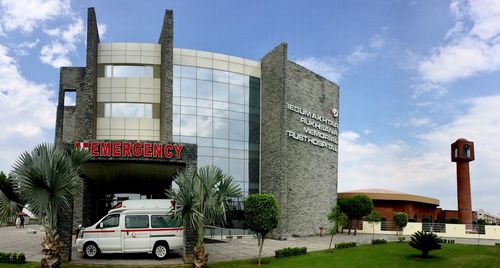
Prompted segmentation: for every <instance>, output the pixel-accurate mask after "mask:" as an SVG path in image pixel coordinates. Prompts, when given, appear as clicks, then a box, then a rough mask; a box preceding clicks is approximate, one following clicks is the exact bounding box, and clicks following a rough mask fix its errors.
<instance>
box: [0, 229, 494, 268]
mask: <svg viewBox="0 0 500 268" xmlns="http://www.w3.org/2000/svg"><path fill="white" fill-rule="evenodd" d="M30 229H31V230H36V231H37V233H36V234H31V233H28V232H27V231H28V230H30ZM42 237H43V232H40V226H37V225H32V226H26V228H24V229H19V228H15V227H1V228H0V251H2V252H23V253H24V254H25V255H26V259H27V260H29V261H39V260H40V259H41V254H40V250H41V246H40V243H41V241H42ZM375 238H378V239H386V240H388V241H395V240H397V237H396V235H375ZM371 239H372V235H371V234H358V235H356V236H352V235H350V236H348V235H347V234H339V235H335V236H334V240H333V243H334V244H335V243H340V242H356V243H358V244H368V243H370V242H371ZM446 239H448V238H446ZM449 239H454V240H455V243H461V244H477V243H478V240H477V239H458V238H449ZM407 240H408V238H407ZM499 242H500V240H485V239H480V240H479V244H481V245H495V243H499ZM329 243H330V237H329V236H323V237H319V236H312V237H292V238H290V239H288V240H286V241H278V240H271V239H267V240H265V242H264V248H263V252H262V255H263V256H274V251H275V250H277V249H281V248H285V247H307V250H308V251H316V250H323V249H328V245H329ZM206 245H207V248H208V252H209V254H210V256H209V260H210V261H224V260H235V259H251V258H256V257H257V255H258V247H257V240H256V239H253V238H243V239H233V240H231V241H227V242H225V243H210V244H206ZM181 253H182V252H173V253H172V254H171V255H170V256H169V258H167V259H166V260H162V261H158V260H155V259H153V257H152V255H151V254H104V255H102V256H101V257H100V258H98V259H94V260H90V259H85V258H83V257H82V255H81V254H80V253H78V252H77V251H76V248H74V247H73V254H72V262H74V263H84V264H114V265H119V264H123V265H129V266H131V265H132V266H136V265H166V264H182V263H183V262H182V258H181V256H180V254H181Z"/></svg>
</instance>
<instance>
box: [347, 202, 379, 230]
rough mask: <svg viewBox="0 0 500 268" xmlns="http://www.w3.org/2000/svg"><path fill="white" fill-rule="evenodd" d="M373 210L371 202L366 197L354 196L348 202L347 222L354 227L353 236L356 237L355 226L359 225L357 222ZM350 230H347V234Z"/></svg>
mask: <svg viewBox="0 0 500 268" xmlns="http://www.w3.org/2000/svg"><path fill="white" fill-rule="evenodd" d="M372 209H373V202H372V200H371V199H370V198H369V197H368V196H366V195H355V196H353V197H352V198H351V199H350V200H349V201H348V213H347V216H349V220H350V222H351V223H353V222H354V223H355V226H354V235H356V231H357V229H358V228H356V226H357V225H358V223H359V220H360V219H362V218H363V217H364V216H366V215H368V214H370V212H372ZM350 232H351V229H349V234H350Z"/></svg>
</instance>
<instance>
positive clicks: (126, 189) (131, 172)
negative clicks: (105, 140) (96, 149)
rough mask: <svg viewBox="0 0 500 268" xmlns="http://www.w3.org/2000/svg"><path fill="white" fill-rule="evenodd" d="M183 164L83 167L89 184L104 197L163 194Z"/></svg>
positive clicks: (124, 163) (113, 163)
mask: <svg viewBox="0 0 500 268" xmlns="http://www.w3.org/2000/svg"><path fill="white" fill-rule="evenodd" d="M184 166H185V165H184V164H183V163H169V162H163V161H140V160H138V161H130V160H115V161H113V160H107V161H102V160H98V161H90V162H87V163H84V164H83V165H82V171H83V175H84V176H85V177H86V178H87V181H88V182H89V183H90V184H93V185H95V186H97V188H98V189H99V190H100V191H102V192H104V193H140V194H155V195H156V194H160V195H161V194H163V193H164V192H165V189H167V188H170V185H171V183H172V181H173V177H174V175H175V174H176V173H177V171H178V170H182V169H183V168H184Z"/></svg>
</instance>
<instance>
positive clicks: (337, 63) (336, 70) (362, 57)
mask: <svg viewBox="0 0 500 268" xmlns="http://www.w3.org/2000/svg"><path fill="white" fill-rule="evenodd" d="M386 35H387V28H385V27H384V28H382V32H381V33H377V34H375V35H374V36H373V37H372V38H371V40H370V44H369V46H368V47H367V46H363V45H357V46H355V47H354V48H353V49H352V50H351V52H350V53H349V54H347V55H341V56H337V57H320V58H318V57H306V58H303V59H299V60H297V61H296V62H297V63H298V64H300V65H302V66H304V67H306V68H308V69H310V70H312V71H314V72H316V73H318V74H320V75H322V76H324V77H326V78H327V79H329V80H331V81H333V82H335V83H338V82H339V81H340V80H341V79H342V78H343V77H344V75H345V73H346V72H348V71H349V69H350V68H353V67H354V66H356V65H359V64H361V63H363V62H366V61H367V60H369V59H371V58H373V57H375V56H377V55H378V54H379V52H380V50H381V49H382V48H383V46H384V45H386V43H387V37H386Z"/></svg>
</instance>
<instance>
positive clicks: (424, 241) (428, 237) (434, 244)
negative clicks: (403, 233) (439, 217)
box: [410, 231, 441, 258]
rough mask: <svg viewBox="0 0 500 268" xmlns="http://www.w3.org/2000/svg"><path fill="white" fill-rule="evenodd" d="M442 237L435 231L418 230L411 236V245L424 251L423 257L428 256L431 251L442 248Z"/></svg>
mask: <svg viewBox="0 0 500 268" xmlns="http://www.w3.org/2000/svg"><path fill="white" fill-rule="evenodd" d="M439 243H441V239H440V238H439V237H437V235H435V234H434V233H426V232H421V231H417V232H416V233H414V234H413V235H412V236H411V240H410V246H411V247H413V248H416V249H418V250H420V251H422V257H423V258H428V257H429V251H431V250H439V249H441V244H439Z"/></svg>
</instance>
